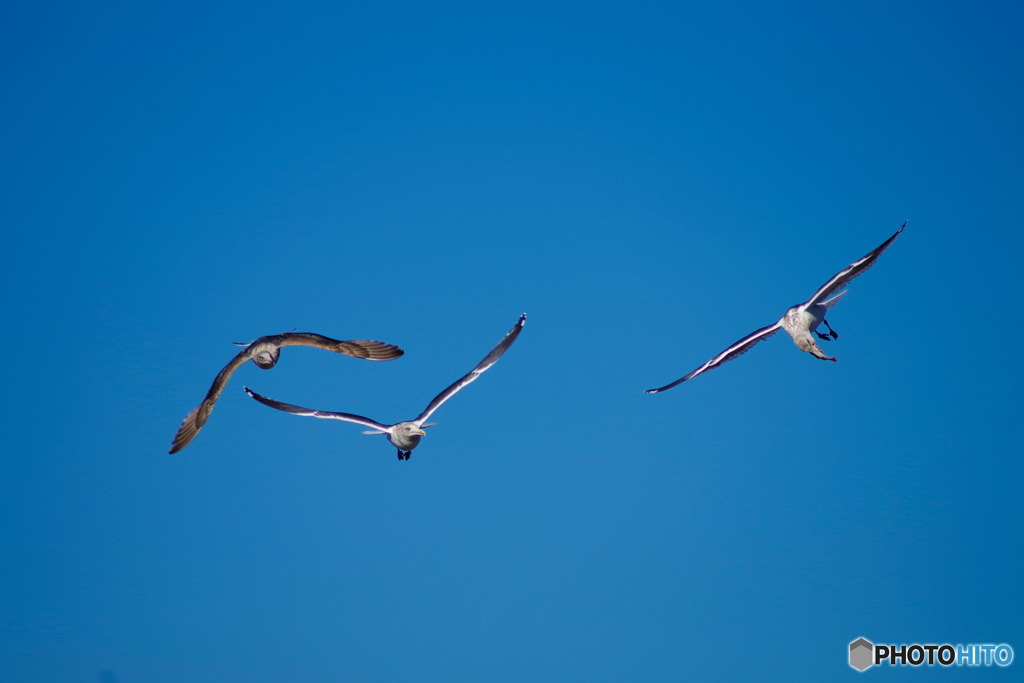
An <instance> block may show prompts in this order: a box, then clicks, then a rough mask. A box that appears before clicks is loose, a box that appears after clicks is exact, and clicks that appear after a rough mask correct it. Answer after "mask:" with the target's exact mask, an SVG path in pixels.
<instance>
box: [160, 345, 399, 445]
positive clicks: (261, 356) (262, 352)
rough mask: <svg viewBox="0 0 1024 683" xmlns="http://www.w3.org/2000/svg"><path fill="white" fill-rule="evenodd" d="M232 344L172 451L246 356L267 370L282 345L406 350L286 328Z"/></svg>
mask: <svg viewBox="0 0 1024 683" xmlns="http://www.w3.org/2000/svg"><path fill="white" fill-rule="evenodd" d="M234 344H235V346H243V347H245V348H243V349H242V350H241V351H239V352H238V355H236V356H235V357H234V358H232V359H231V362H230V363H228V364H227V365H226V366H224V369H223V370H221V371H220V372H219V373H217V377H215V378H214V380H213V384H212V385H211V386H210V390H209V391H207V392H206V398H204V399H203V402H202V403H200V404H199V405H198V406H196V408H195V410H193V411H192V412H191V413H189V414H188V415H186V416H185V419H184V420H182V423H181V426H180V427H178V433H177V434H175V435H174V440H173V441H172V442H171V450H170V452H171V453H177V452H178V451H180V450H181V449H182V448H184V447H185V446H187V445H188V444H189V442H191V441H192V439H194V438H196V434H198V433H199V430H200V429H202V428H203V425H204V424H206V420H207V418H209V417H210V413H211V412H213V404H214V403H216V402H217V399H218V398H220V395H221V393H222V392H223V391H224V387H226V386H227V384H228V380H229V379H231V375H232V374H233V373H234V372H235V370H237V369H238V368H240V367H242V366H243V365H244V364H245V361H247V360H251V361H252V362H253V363H255V364H256V365H257V366H259V367H260V368H262V369H264V370H269V369H270V368H272V367H274V366H275V365H277V359H278V357H279V356H280V355H281V348H282V347H285V346H312V347H314V348H317V349H323V350H325V351H331V352H333V353H344V354H345V355H346V356H352V357H353V358H363V359H365V360H394V359H395V358H398V357H399V356H401V355H402V354H403V353H405V352H404V351H402V349H400V348H398V347H397V346H393V345H391V344H385V343H384V342H379V341H369V340H366V339H351V340H348V341H341V340H339V339H331V338H330V337H325V336H323V335H321V334H315V333H313V332H285V333H284V334H272V335H268V336H266V337H260V338H259V339H256V340H255V341H251V342H249V343H239V342H234Z"/></svg>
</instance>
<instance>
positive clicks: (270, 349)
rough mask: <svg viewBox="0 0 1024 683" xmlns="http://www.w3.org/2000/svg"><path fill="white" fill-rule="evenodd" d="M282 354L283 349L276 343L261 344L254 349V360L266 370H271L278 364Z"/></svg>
mask: <svg viewBox="0 0 1024 683" xmlns="http://www.w3.org/2000/svg"><path fill="white" fill-rule="evenodd" d="M280 355H281V349H279V348H278V347H277V346H275V345H274V344H259V345H257V346H256V347H255V348H254V349H253V350H252V362H253V363H255V364H256V365H258V366H260V367H261V368H263V369H264V370H269V369H270V368H272V367H274V366H275V365H277V359H278V356H280Z"/></svg>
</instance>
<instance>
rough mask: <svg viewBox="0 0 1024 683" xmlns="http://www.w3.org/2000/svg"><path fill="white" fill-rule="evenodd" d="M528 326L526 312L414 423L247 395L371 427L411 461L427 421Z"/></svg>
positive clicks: (301, 412) (294, 410)
mask: <svg viewBox="0 0 1024 683" xmlns="http://www.w3.org/2000/svg"><path fill="white" fill-rule="evenodd" d="M525 323H526V314H525V313H523V314H522V315H521V316H519V320H518V321H517V322H516V324H515V325H514V326H513V327H512V329H511V330H509V331H508V334H506V335H505V337H504V339H502V340H501V341H500V342H499V343H498V345H497V346H495V347H494V348H493V349H491V352H490V353H488V354H487V355H486V356H484V359H483V360H482V361H480V362H479V363H477V366H476V367H475V368H473V369H472V370H470V371H469V373H468V374H466V375H465V376H463V377H461V378H459V379H458V380H456V381H455V383H454V384H452V385H451V386H449V387H448V388H447V389H445V390H444V391H442V392H441V393H440V394H438V395H437V396H435V397H434V400H432V401H431V402H430V403H429V404H428V405H427V407H426V409H424V411H423V412H422V413H420V414H419V416H417V417H416V418H415V419H412V420H406V421H404V422H397V423H395V424H391V425H386V424H381V423H380V422H377V421H376V420H371V419H370V418H368V417H362V416H360V415H352V414H351V413H332V412H329V411H327V410H312V409H310V408H300V407H299V406H294V405H292V404H290V403H282V402H280V401H275V400H274V399H272V398H267V397H266V396H260V395H259V394H257V393H256V392H255V391H253V390H251V389H250V388H249V387H245V393H247V394H249V395H250V396H252V397H253V398H254V399H256V400H257V401H259V402H260V403H262V404H263V405H268V406H270V407H271V408H277V409H278V410H283V411H285V412H287V413H294V414H295V415H305V416H307V417H319V418H323V419H326V420H342V421H343V422H354V423H356V424H358V425H363V426H364V427H370V430H369V431H365V432H363V434H384V435H386V436H387V437H388V441H390V442H391V445H392V446H394V447H395V448H397V449H398V459H399V460H408V459H409V458H410V456H412V449H414V448H416V446H417V445H419V442H420V438H421V437H424V436H426V434H427V433H426V432H425V431H423V430H424V429H426V428H427V427H431V426H433V425H435V424H437V423H436V422H427V418H429V417H430V416H431V415H432V414H433V413H434V411H435V410H437V409H438V408H440V407H441V405H442V404H443V403H444V402H445V401H447V400H448V399H450V398H451V397H452V396H454V395H455V394H457V393H458V392H459V391H460V390H461V389H463V388H465V387H466V386H468V385H469V384H470V383H471V382H473V381H475V380H476V378H477V377H479V376H480V375H482V374H483V373H484V372H486V371H487V370H488V369H490V367H491V366H492V365H494V364H495V363H497V362H498V359H499V358H501V355H502V354H503V353H505V352H506V351H508V348H509V347H510V346H512V342H514V341H515V340H516V337H518V336H519V333H520V332H521V331H522V329H523V325H524V324H525Z"/></svg>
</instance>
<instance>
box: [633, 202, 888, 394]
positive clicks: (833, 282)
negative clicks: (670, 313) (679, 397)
mask: <svg viewBox="0 0 1024 683" xmlns="http://www.w3.org/2000/svg"><path fill="white" fill-rule="evenodd" d="M905 227H907V224H906V222H904V223H903V225H901V226H900V229H899V230H897V231H896V232H895V233H894V234H893V236H892V237H890V238H889V239H887V240H886V241H884V242H882V243H881V244H880V245H879V246H878V247H876V248H875V249H874V250H872V251H871V252H869V253H868V254H866V255H864V256H863V257H861V258H859V259H857V260H856V261H854V262H853V263H851V264H850V265H848V266H847V267H846V268H843V269H842V270H841V271H839V272H838V273H836V274H835V275H833V276H832V277H831V278H829V280H828V282H826V283H825V284H823V285H822V286H821V287H819V288H818V291H816V292H815V293H814V296H812V297H811V298H810V299H809V300H808V301H806V302H804V303H802V304H798V305H796V306H793V307H792V308H790V309H789V310H788V311H786V314H785V315H784V316H782V317H781V318H779V320H778V322H776V323H775V324H774V325H768V326H767V327H762V328H761V329H759V330H757V331H756V332H752V333H751V334H748V335H747V336H746V337H744V338H743V339H740V340H739V341H738V342H736V343H735V344H733V345H732V346H730V347H729V348H727V349H726V350H725V351H722V352H721V353H720V354H718V355H717V356H715V357H714V358H712V359H711V360H709V361H708V362H707V363H704V365H702V366H700V367H699V368H697V369H696V370H694V371H693V372H691V373H690V374H688V375H685V376H684V377H680V378H679V379H677V380H676V381H675V382H672V383H671V384H666V385H665V386H663V387H661V388H658V389H648V390H647V392H646V393H648V394H656V393H658V392H659V391H665V390H666V389H671V388H672V387H674V386H676V385H677V384H682V383H683V382H685V381H686V380H688V379H692V378H694V377H696V376H697V375H699V374H701V373H703V372H707V371H708V370H712V369H714V368H717V367H718V366H719V365H721V364H722V363H725V362H726V361H730V360H732V359H733V358H736V357H737V356H742V355H743V354H744V353H746V352H747V351H749V350H750V349H751V348H753V346H754V345H755V344H757V343H758V342H762V341H764V340H765V339H767V338H768V337H770V336H772V335H773V334H775V333H776V332H778V331H779V330H785V331H786V332H787V333H788V334H789V336H790V337H792V338H793V343H794V344H796V345H797V348H799V349H800V350H801V351H806V352H807V353H810V354H813V355H814V356H816V357H818V358H820V359H822V360H831V361H835V358H833V357H832V356H828V355H825V353H824V352H823V351H822V350H821V348H820V347H819V346H818V344H817V343H816V342H815V341H814V337H812V336H811V332H814V334H816V335H817V336H818V337H819V338H821V339H825V340H827V339H830V338H831V339H838V338H839V334H837V333H836V331H835V330H833V329H832V326H831V325H829V324H828V321H827V320H825V311H827V310H828V309H830V308H832V307H833V306H835V305H836V304H837V303H839V300H840V299H841V298H842V297H843V295H844V294H846V290H843V291H841V292H839V293H838V294H836V295H835V296H832V297H831V298H828V297H829V296H831V295H832V293H833V292H835V291H836V290H838V289H842V288H843V287H845V286H846V284H847V283H848V282H849V281H850V280H852V279H853V278H855V277H857V276H858V275H860V274H861V273H863V272H864V271H865V270H867V269H868V268H870V267H871V266H873V265H874V264H875V261H877V260H878V257H879V256H881V255H882V252H883V251H885V250H886V249H888V248H889V245H890V244H892V243H893V242H894V241H895V240H896V238H897V237H899V236H900V233H901V232H903V228H905ZM822 323H824V324H825V327H826V328H828V334H827V335H826V334H823V333H821V332H818V331H817V330H818V326H819V325H820V324H822Z"/></svg>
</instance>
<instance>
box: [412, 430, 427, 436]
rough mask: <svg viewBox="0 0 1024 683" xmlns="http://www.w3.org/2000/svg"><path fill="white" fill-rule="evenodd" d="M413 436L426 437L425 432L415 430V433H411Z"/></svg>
mask: <svg viewBox="0 0 1024 683" xmlns="http://www.w3.org/2000/svg"><path fill="white" fill-rule="evenodd" d="M413 434H416V435H417V436H426V435H427V433H426V432H425V431H423V430H422V429H417V430H416V431H415V432H413Z"/></svg>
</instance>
